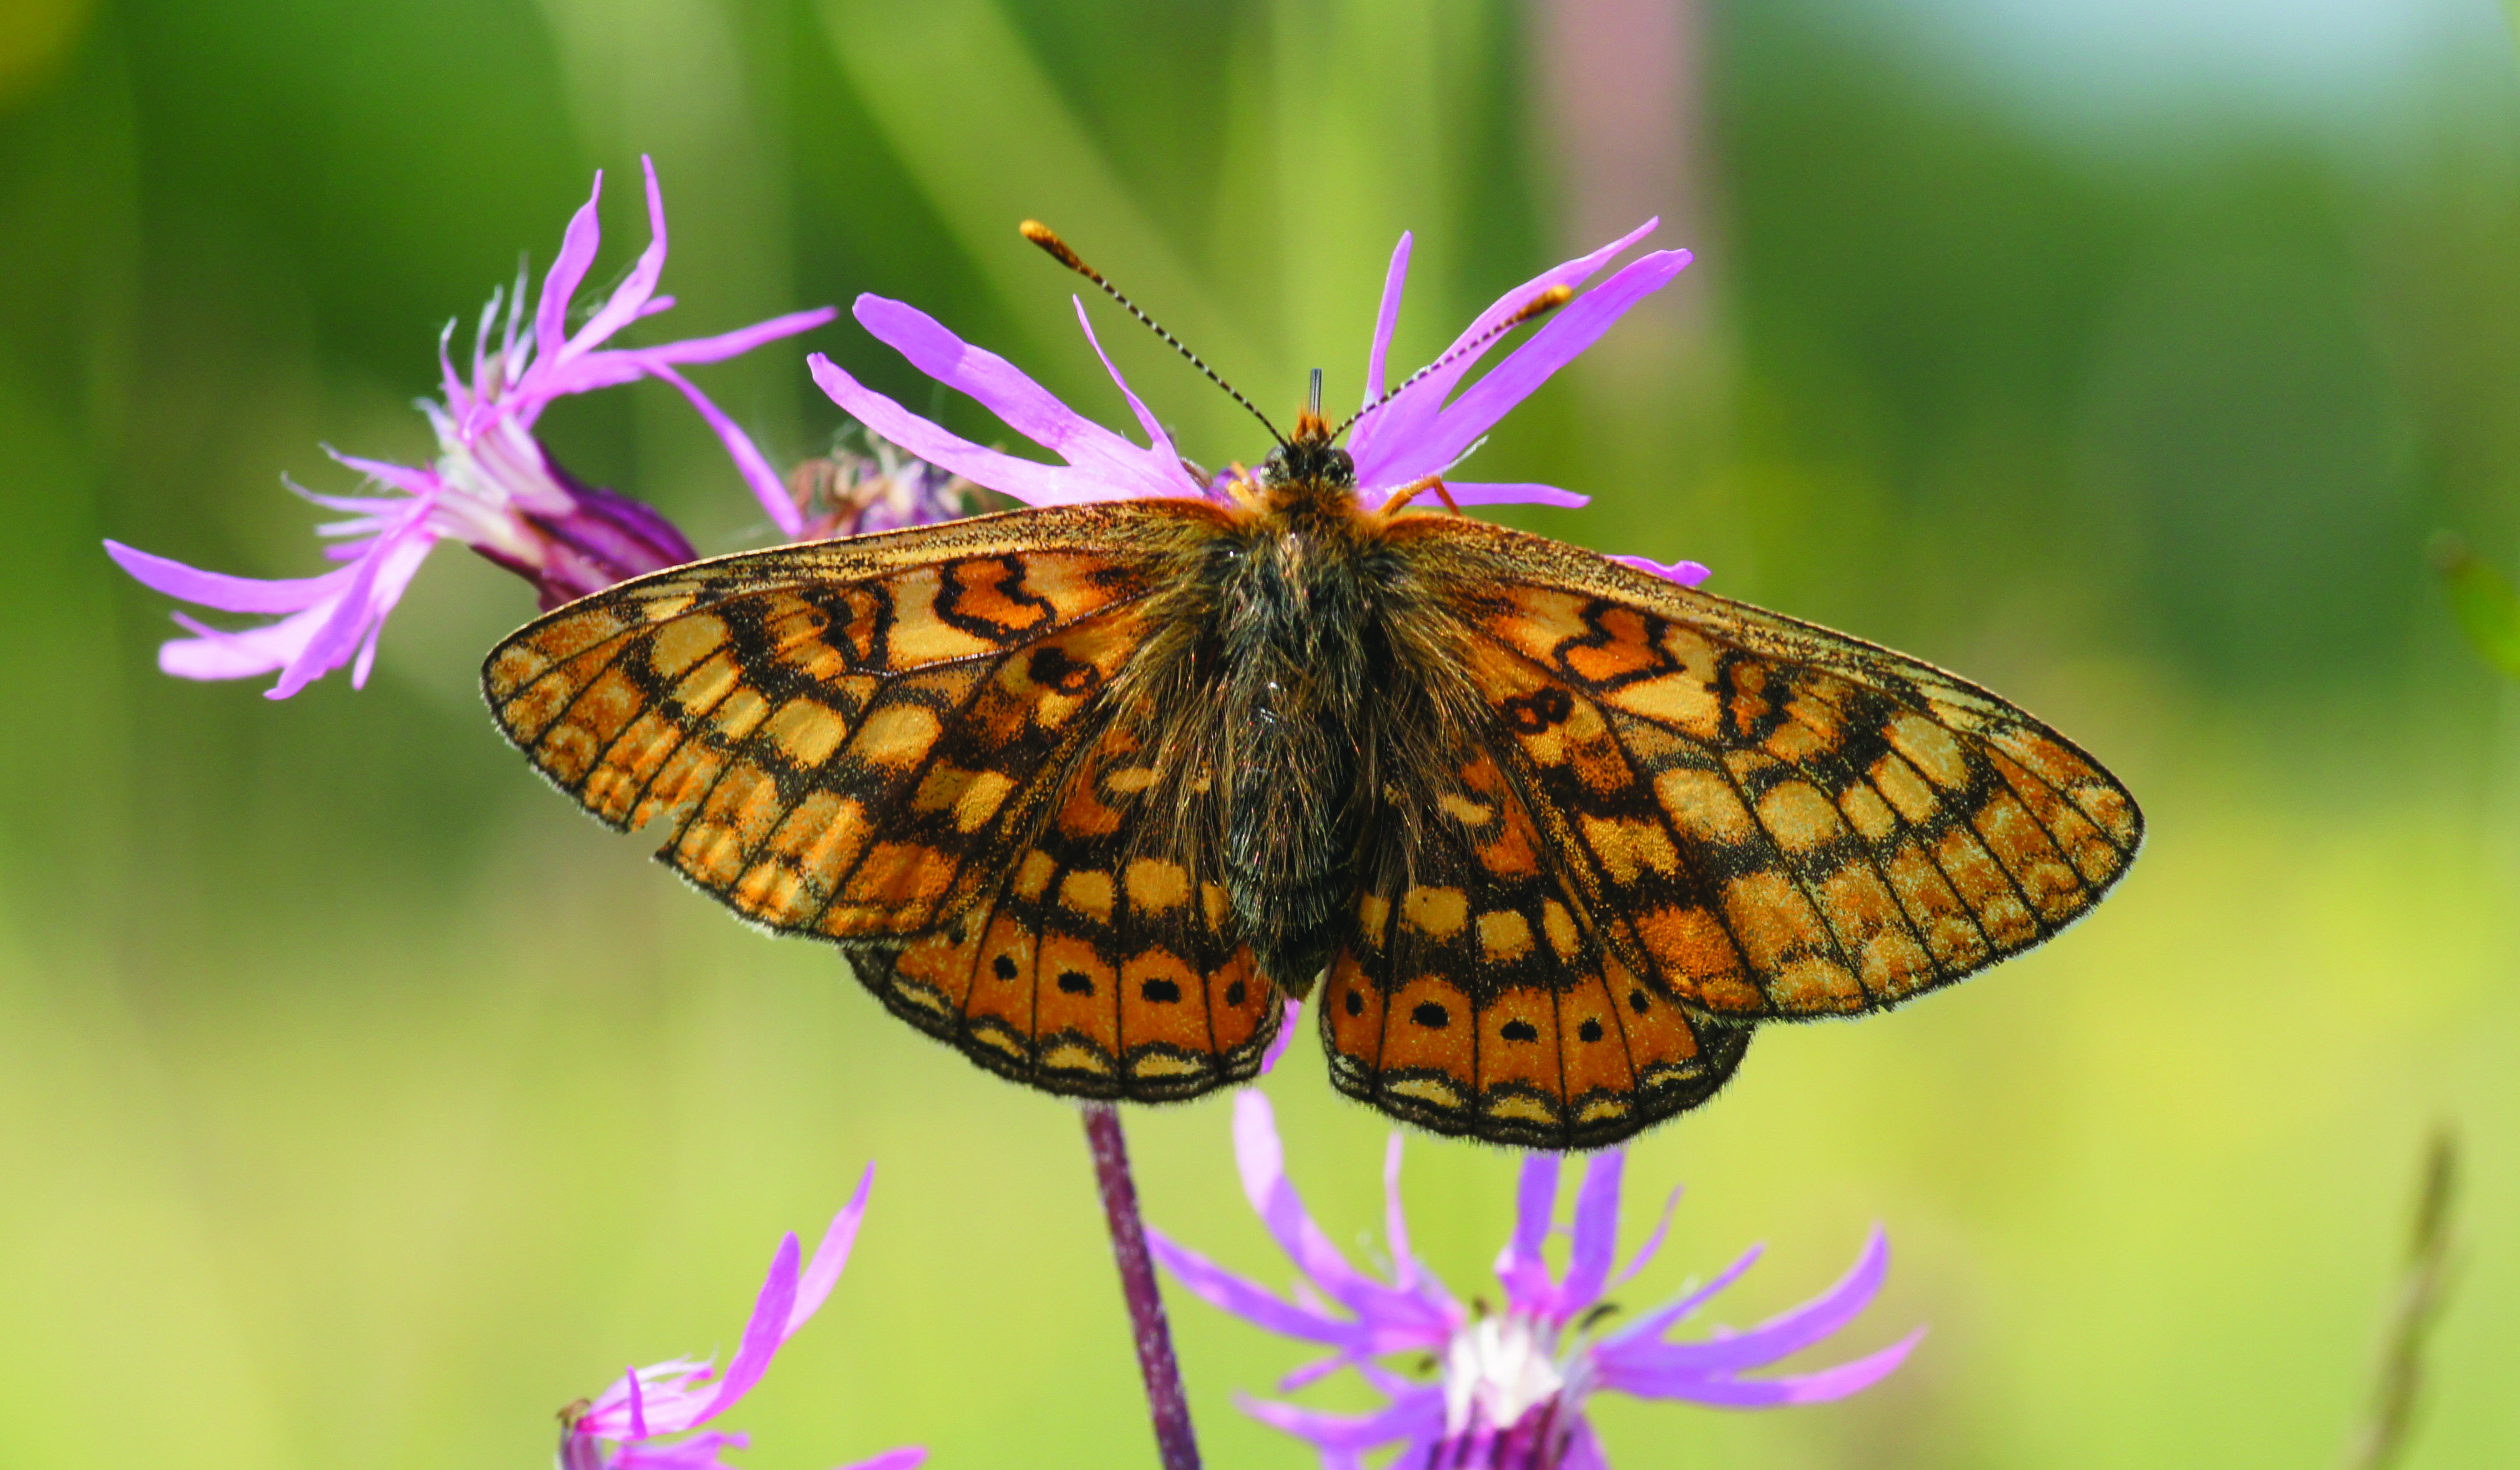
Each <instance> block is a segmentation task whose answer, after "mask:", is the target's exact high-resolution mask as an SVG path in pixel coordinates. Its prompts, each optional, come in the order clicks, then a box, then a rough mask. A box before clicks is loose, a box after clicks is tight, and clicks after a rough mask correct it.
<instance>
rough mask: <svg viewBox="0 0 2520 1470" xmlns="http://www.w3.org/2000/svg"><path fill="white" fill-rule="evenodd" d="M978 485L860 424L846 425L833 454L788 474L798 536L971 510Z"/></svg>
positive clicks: (872, 528) (856, 531)
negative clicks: (798, 524)
mask: <svg viewBox="0 0 2520 1470" xmlns="http://www.w3.org/2000/svg"><path fill="white" fill-rule="evenodd" d="M982 494H983V492H982V491H981V490H980V488H979V487H978V486H976V485H974V484H972V483H971V482H970V481H969V480H967V479H965V478H963V477H962V476H961V475H959V474H949V473H947V472H946V471H944V470H942V469H939V468H936V467H935V466H933V465H930V464H928V463H927V462H926V461H924V460H920V459H913V458H912V457H911V456H909V455H906V454H904V453H902V452H901V450H900V448H899V447H898V446H896V445H895V444H893V443H892V441H891V440H889V439H886V438H884V437H883V436H882V435H881V434H878V433H876V432H875V431H873V430H872V429H869V428H867V427H866V426H865V425H863V424H856V423H852V424H847V425H844V426H843V427H842V428H841V430H840V432H839V434H838V435H837V436H836V442H835V444H834V446H833V448H832V452H831V453H829V454H827V455H824V456H823V457H821V458H820V459H813V460H807V461H806V462H805V463H804V464H802V465H799V466H797V467H796V468H794V469H792V470H790V471H788V474H787V495H788V498H789V499H790V500H791V501H792V502H793V503H794V504H795V506H796V509H797V512H798V513H799V515H800V516H801V518H802V522H803V531H802V532H801V534H800V535H799V536H798V537H797V538H796V539H798V540H820V539H822V538H824V537H827V536H862V535H867V534H870V533H873V532H876V531H897V530H900V529H902V528H904V527H906V526H923V525H931V524H933V523H935V522H937V521H940V520H953V519H956V518H957V517H960V516H965V515H969V514H972V513H973V512H974V510H975V509H976V508H975V506H974V500H975V498H976V497H978V496H980V495H982Z"/></svg>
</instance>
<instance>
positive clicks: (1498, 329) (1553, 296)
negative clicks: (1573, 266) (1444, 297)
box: [1330, 286, 1575, 439]
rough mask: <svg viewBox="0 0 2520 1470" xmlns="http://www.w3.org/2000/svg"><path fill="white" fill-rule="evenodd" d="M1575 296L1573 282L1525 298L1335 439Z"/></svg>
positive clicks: (1364, 411) (1350, 421) (1360, 413)
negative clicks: (1430, 376)
mask: <svg viewBox="0 0 2520 1470" xmlns="http://www.w3.org/2000/svg"><path fill="white" fill-rule="evenodd" d="M1574 299H1575V289H1574V288H1573V287H1571V286H1553V287H1551V288H1549V290H1545V291H1542V292H1541V293H1540V294H1539V295H1536V296H1534V297H1532V298H1531V299H1530V300H1528V301H1525V302H1523V303H1522V309H1521V310H1520V311H1517V312H1515V313H1514V314H1513V315H1512V316H1509V317H1508V318H1506V319H1505V320H1504V321H1502V322H1499V323H1497V324H1496V325H1495V326H1493V327H1491V328H1489V329H1488V330H1487V331H1485V332H1482V333H1480V334H1478V335H1477V336H1474V337H1472V338H1470V339H1469V340H1468V341H1466V342H1463V343H1462V345H1460V346H1458V347H1456V348H1454V349H1453V350H1452V351H1450V352H1447V353H1445V354H1444V355H1443V356H1442V357H1439V358H1437V359H1435V360H1434V361H1433V362H1431V363H1428V364H1427V365H1426V366H1424V367H1422V368H1419V369H1418V371H1417V372H1415V373H1412V374H1410V375H1409V377H1408V378H1407V379H1405V380H1403V381H1402V382H1401V383H1400V385H1399V386H1397V387H1394V388H1391V389H1389V390H1388V391H1386V392H1384V393H1383V395H1382V396H1381V397H1379V398H1376V399H1375V400H1373V402H1372V403H1369V404H1367V405H1366V406H1365V407H1363V408H1361V409H1358V410H1357V411H1356V412H1355V413H1353V414H1350V415H1348V418H1347V422H1346V423H1342V424H1340V425H1339V426H1338V427H1337V428H1335V429H1333V430H1331V431H1330V437H1331V438H1333V439H1335V438H1337V437H1338V436H1339V435H1340V434H1343V433H1346V432H1347V431H1348V430H1349V429H1351V428H1353V427H1355V426H1356V421H1357V420H1359V419H1362V418H1364V417H1365V416H1366V415H1368V414H1370V413H1373V411H1374V410H1375V409H1378V408H1380V407H1382V406H1383V405H1384V404H1386V403H1389V402H1390V401H1391V400H1392V399H1394V398H1397V397H1399V396H1400V395H1401V394H1403V393H1405V392H1407V391H1409V389H1410V388H1411V387H1413V386H1414V385H1416V384H1417V383H1418V380H1419V379H1423V378H1424V377H1425V376H1426V375H1427V374H1429V373H1433V372H1435V371H1437V370H1438V369H1441V368H1447V367H1450V366H1451V365H1453V364H1454V363H1456V362H1459V361H1460V360H1461V359H1462V358H1463V357H1464V356H1467V355H1468V354H1470V353H1472V352H1476V351H1478V350H1479V349H1480V348H1481V347H1484V346H1486V345H1487V344H1488V343H1490V342H1493V341H1495V340H1496V339H1497V338H1498V337H1501V336H1503V335H1505V334H1507V333H1508V332H1511V331H1512V330H1513V329H1515V328H1516V327H1519V326H1521V325H1522V324H1523V323H1525V322H1528V321H1530V320H1531V319H1532V318H1533V317H1539V316H1547V315H1548V314H1549V313H1551V312H1553V311H1555V310H1556V309H1557V308H1558V307H1560V306H1563V305H1565V304H1566V303H1567V302H1569V301H1572V300H1574Z"/></svg>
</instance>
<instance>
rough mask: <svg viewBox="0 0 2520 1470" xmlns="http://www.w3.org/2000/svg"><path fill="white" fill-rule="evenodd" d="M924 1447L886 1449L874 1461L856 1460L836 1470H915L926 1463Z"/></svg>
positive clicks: (912, 1446)
mask: <svg viewBox="0 0 2520 1470" xmlns="http://www.w3.org/2000/svg"><path fill="white" fill-rule="evenodd" d="M926 1460H927V1447H926V1446H924V1445H904V1446H902V1447H901V1448H899V1449H887V1450H885V1451H884V1452H883V1453H881V1454H878V1455H877V1456H876V1457H875V1458H874V1459H871V1460H858V1461H856V1462H854V1463H851V1464H846V1465H842V1466H840V1467H838V1470H916V1467H917V1466H919V1465H922V1464H924V1463H926Z"/></svg>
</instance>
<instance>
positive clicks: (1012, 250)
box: [821, 0, 1283, 420]
mask: <svg viewBox="0 0 2520 1470" xmlns="http://www.w3.org/2000/svg"><path fill="white" fill-rule="evenodd" d="M821 13H822V19H823V25H824V31H825V33H826V34H827V35H828V36H829V37H830V40H831V46H832V57H833V59H834V60H836V61H837V62H838V64H839V67H840V70H841V71H842V73H843V74H845V75H846V76H847V77H848V79H849V83H850V85H851V86H852V87H854V88H855V89H856V91H857V94H858V97H859V100H860V101H861V102H862V103H864V105H865V107H866V110H867V111H868V112H869V113H870V114H871V115H872V116H873V117H874V118H875V120H876V125H877V127H879V128H881V129H882V130H883V134H884V139H885V141H886V142H888V143H889V144H891V146H892V149H893V152H894V153H895V154H896V155H897V156H899V157H900V159H901V162H902V165H903V166H904V167H905V168H906V169H908V171H909V172H910V174H911V176H912V177H913V178H914V179H916V180H917V181H918V183H919V187H920V189H921V190H922V192H923V193H924V194H925V195H926V196H927V198H928V200H929V202H930V203H931V204H933V205H934V206H935V209H936V212H937V214H938V215H939V216H941V217H942V218H943V219H944V221H945V224H946V226H947V228H949V229H950V230H952V231H953V233H954V237H955V242H956V244H958V245H961V246H962V247H963V250H964V252H965V253H966V254H967V256H968V257H969V258H970V261H971V263H972V264H973V265H974V266H975V267H977V268H978V270H979V272H980V275H981V276H982V278H983V279H985V280H986V281H987V282H988V283H989V285H990V286H991V287H993V288H995V290H997V292H998V294H999V296H1000V297H1001V298H1002V299H1003V300H1004V301H1005V303H1006V305H1007V308H1008V311H1009V313H1010V314H1011V315H1012V317H1013V318H1014V319H1015V320H1016V321H1018V322H1020V323H1022V324H1023V327H1024V329H1025V331H1026V332H1027V333H1028V334H1031V335H1032V336H1033V337H1034V338H1035V341H1036V343H1037V344H1038V345H1039V346H1041V347H1043V348H1051V347H1057V348H1059V349H1062V350H1063V351H1064V352H1066V354H1067V355H1066V356H1065V357H1064V358H1061V359H1059V362H1060V364H1061V365H1062V366H1053V365H1051V364H1050V363H1048V362H1040V361H1036V362H1034V363H1028V364H1027V365H1026V366H1027V368H1028V369H1030V370H1031V371H1034V372H1036V373H1040V374H1042V375H1043V376H1048V377H1053V378H1057V377H1060V376H1062V367H1063V371H1064V373H1066V374H1081V373H1082V372H1083V370H1084V368H1085V367H1086V366H1088V365H1090V364H1091V363H1092V356H1091V354H1089V353H1086V352H1085V349H1084V347H1083V345H1082V344H1081V343H1079V342H1078V341H1077V340H1076V317H1075V314H1074V312H1073V309H1072V308H1070V307H1069V305H1068V304H1067V297H1068V288H1069V287H1070V286H1072V285H1074V284H1075V283H1073V282H1072V281H1069V280H1067V279H1065V278H1064V277H1061V276H1059V275H1058V274H1057V272H1056V271H1054V270H1047V269H1045V268H1044V266H1043V264H1042V259H1041V257H1040V255H1038V254H1037V253H1035V252H1034V251H1033V250H1032V249H1031V247H1029V246H1027V245H1024V243H1023V241H1022V239H1021V238H1020V237H1018V236H1017V235H1016V234H1015V226H1016V224H1017V223H1018V222H1020V221H1022V220H1024V219H1026V218H1035V219H1041V220H1044V221H1047V222H1048V223H1049V224H1050V225H1051V226H1052V227H1053V228H1054V229H1057V230H1058V231H1059V232H1060V233H1062V234H1063V235H1065V236H1066V237H1067V238H1068V240H1069V241H1071V242H1072V243H1074V244H1075V245H1076V247H1077V249H1078V250H1079V251H1081V252H1082V253H1083V254H1084V256H1085V258H1086V259H1088V260H1091V261H1093V262H1094V263H1095V264H1096V265H1098V266H1101V267H1102V269H1104V270H1106V271H1109V272H1111V273H1112V276H1113V278H1114V279H1116V280H1117V281H1119V282H1120V283H1121V286H1122V288H1123V289H1124V290H1127V291H1128V292H1129V294H1131V295H1132V296H1135V297H1137V299H1138V300H1139V301H1140V302H1141V303H1143V304H1144V305H1145V306H1146V307H1147V309H1148V310H1149V311H1151V312H1153V313H1154V314H1155V316H1156V318H1157V319H1158V320H1160V321H1162V322H1163V323H1164V325H1166V326H1167V327H1170V328H1171V329H1172V330H1173V332H1174V333H1175V334H1177V335H1179V336H1180V337H1181V338H1182V340H1184V341H1186V342H1189V343H1191V344H1192V345H1193V346H1194V347H1196V348H1197V349H1198V352H1199V355H1201V356H1202V357H1205V358H1206V359H1207V360H1208V361H1209V362H1212V363H1215V364H1217V365H1218V366H1219V367H1220V368H1221V369H1222V370H1223V371H1224V373H1225V375H1226V376H1227V377H1228V378H1231V379H1236V380H1237V381H1241V380H1244V379H1250V380H1253V381H1259V382H1267V381H1269V380H1270V379H1272V378H1273V377H1276V376H1283V375H1277V374H1276V372H1275V366H1274V364H1275V359H1274V358H1272V357H1268V356H1264V355H1262V353H1261V351H1260V350H1259V348H1258V347H1257V346H1256V345H1255V343H1254V341H1253V339H1252V337H1251V335H1250V334H1248V333H1246V332H1243V331H1241V330H1239V329H1238V327H1237V325H1236V324H1235V323H1234V322H1233V321H1232V320H1231V319H1230V318H1228V317H1227V316H1226V315H1225V314H1224V313H1223V312H1222V311H1220V310H1219V309H1218V308H1217V306H1216V305H1215V303H1214V301H1213V300H1212V299H1211V297H1210V296H1209V294H1208V292H1207V291H1206V290H1204V289H1203V288H1202V287H1201V286H1200V284H1199V280H1198V277H1197V274H1196V272H1195V271H1194V270H1193V268H1192V267H1191V266H1190V265H1189V264H1188V263H1187V262H1185V261H1184V260H1183V259H1182V258H1181V257H1180V256H1179V255H1178V254H1176V253H1175V252H1174V250H1173V249H1172V248H1171V247H1170V246H1169V245H1167V244H1166V242H1165V240H1164V238H1163V235H1162V233H1161V232H1160V231H1159V230H1158V229H1157V228H1156V226H1155V224H1154V221H1153V220H1152V218H1151V217H1150V216H1148V214H1147V213H1146V212H1145V211H1144V210H1143V209H1141V208H1140V207H1139V206H1138V204H1137V203H1136V201H1135V200H1133V199H1132V198H1131V192H1130V190H1129V188H1128V186H1127V185H1126V184H1125V183H1124V182H1123V181H1122V180H1121V178H1120V177H1119V175H1118V173H1117V172H1116V171H1115V170H1114V169H1113V168H1112V167H1111V165H1110V163H1109V162H1108V161H1107V160H1106V159H1105V158H1104V157H1103V156H1102V151H1101V150H1100V149H1099V148H1097V147H1096V146H1095V143H1094V140H1093V137H1092V135H1091V133H1090V132H1089V131H1088V130H1087V129H1086V127H1085V125H1084V124H1083V123H1082V122H1081V121H1080V120H1079V119H1078V118H1077V117H1076V115H1075V114H1074V112H1073V111H1071V110H1070V109H1069V107H1068V106H1067V104H1066V102H1065V100H1064V99H1062V98H1061V97H1060V96H1059V92H1058V88H1057V84H1056V83H1055V82H1054V81H1053V80H1052V79H1051V77H1050V76H1049V75H1048V74H1047V73H1046V72H1045V71H1044V70H1043V68H1042V67H1041V66H1040V64H1039V63H1038V62H1037V61H1036V60H1035V59H1034V57H1033V55H1032V53H1031V51H1030V49H1029V48H1028V47H1027V46H1026V44H1025V41H1024V38H1023V37H1022V35H1021V34H1019V33H1018V32H1017V31H1016V29H1015V28H1014V26H1013V25H1012V23H1010V22H1008V20H1007V18H1006V16H1005V15H1004V14H1003V13H1002V12H1001V11H1000V10H999V9H998V7H997V6H996V5H994V4H992V3H990V0H928V3H926V4H922V5H916V6H904V5H891V4H880V3H873V0H825V3H824V4H823V6H822V7H821ZM996 345H997V346H998V348H999V350H1002V351H1003V350H1005V346H1006V344H1004V343H1000V344H996ZM1100 376H1101V375H1100V374H1099V372H1097V373H1094V374H1091V375H1090V376H1087V377H1082V378H1073V379H1070V380H1072V381H1090V380H1092V379H1094V378H1099V377H1100ZM1186 396H1187V397H1188V398H1189V401H1191V402H1194V403H1197V404H1199V405H1201V411H1202V412H1208V413H1213V414H1214V417H1215V418H1216V419H1218V420H1224V419H1226V418H1228V417H1229V415H1227V414H1225V413H1221V412H1216V411H1215V410H1214V406H1213V405H1210V404H1207V402H1206V395H1186ZM1238 414H1239V411H1238V410H1235V411H1233V416H1232V417H1237V418H1238Z"/></svg>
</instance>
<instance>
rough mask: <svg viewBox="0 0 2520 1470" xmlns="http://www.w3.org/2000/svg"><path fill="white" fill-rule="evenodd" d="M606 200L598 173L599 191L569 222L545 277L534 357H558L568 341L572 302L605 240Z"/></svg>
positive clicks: (538, 307)
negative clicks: (602, 203) (602, 205)
mask: <svg viewBox="0 0 2520 1470" xmlns="http://www.w3.org/2000/svg"><path fill="white" fill-rule="evenodd" d="M603 198H604V170H603V169H601V168H599V169H597V170H596V171H595V190H594V192H593V193H591V194H589V195H588V196H587V197H586V202H585V203H583V204H580V205H579V206H578V209H577V212H576V213H575V214H572V215H570V216H569V218H568V229H567V231H566V232H565V233H563V234H562V236H561V238H560V254H559V255H558V256H557V257H556V258H554V259H553V261H552V268H551V273H550V274H549V275H546V276H545V277H543V295H542V299H541V300H540V301H537V302H535V303H534V355H535V356H536V357H537V358H543V357H557V356H559V355H560V352H561V347H562V344H563V343H565V342H566V341H567V340H568V300H569V297H571V296H573V295H575V294H577V288H578V284H579V283H580V282H582V281H584V280H585V279H586V272H587V268H588V267H589V266H592V265H593V264H595V249H596V246H597V245H600V244H602V243H603V240H604V222H603V221H602V220H601V219H599V218H597V216H596V212H595V205H596V201H597V200H601V199H603Z"/></svg>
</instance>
